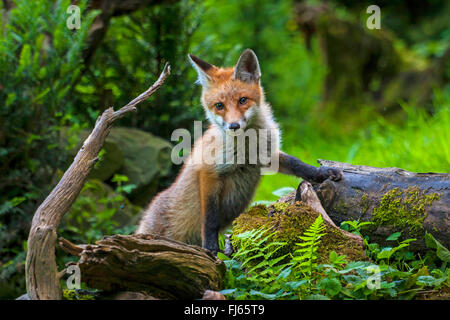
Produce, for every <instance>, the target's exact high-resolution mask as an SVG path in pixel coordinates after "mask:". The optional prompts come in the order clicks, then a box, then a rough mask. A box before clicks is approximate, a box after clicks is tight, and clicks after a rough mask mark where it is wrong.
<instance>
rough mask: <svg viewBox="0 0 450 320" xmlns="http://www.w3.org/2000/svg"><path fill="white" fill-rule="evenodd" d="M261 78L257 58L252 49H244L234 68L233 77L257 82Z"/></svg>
mask: <svg viewBox="0 0 450 320" xmlns="http://www.w3.org/2000/svg"><path fill="white" fill-rule="evenodd" d="M260 78H261V69H260V68H259V62H258V58H257V57H256V54H255V53H254V52H253V50H252V49H245V50H244V52H242V54H241V56H240V57H239V60H238V62H237V64H236V66H235V68H234V79H239V80H241V81H244V82H258V81H259V79H260Z"/></svg>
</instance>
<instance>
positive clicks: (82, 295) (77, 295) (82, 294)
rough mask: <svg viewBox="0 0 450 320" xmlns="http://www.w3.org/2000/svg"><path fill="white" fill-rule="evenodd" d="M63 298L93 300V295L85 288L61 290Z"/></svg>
mask: <svg viewBox="0 0 450 320" xmlns="http://www.w3.org/2000/svg"><path fill="white" fill-rule="evenodd" d="M63 300H95V297H94V296H93V295H91V294H89V293H88V292H86V291H85V290H78V291H77V290H72V289H64V290H63Z"/></svg>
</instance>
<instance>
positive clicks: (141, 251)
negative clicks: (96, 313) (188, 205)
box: [59, 235, 225, 300]
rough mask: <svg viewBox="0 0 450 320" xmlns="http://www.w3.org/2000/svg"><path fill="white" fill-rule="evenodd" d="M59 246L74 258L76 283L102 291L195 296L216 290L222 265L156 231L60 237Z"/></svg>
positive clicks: (205, 252)
mask: <svg viewBox="0 0 450 320" xmlns="http://www.w3.org/2000/svg"><path fill="white" fill-rule="evenodd" d="M59 245H60V247H61V248H62V249H63V250H64V251H66V252H68V253H70V254H73V255H78V256H80V260H79V261H78V263H76V265H77V266H78V267H79V268H80V271H81V281H83V282H84V283H86V285H87V286H88V287H90V288H96V289H101V290H103V291H104V294H110V293H118V292H122V291H125V292H135V293H140V294H143V295H145V296H151V297H154V298H158V299H189V300H192V299H200V298H202V296H203V295H204V294H205V292H206V291H207V290H215V291H217V290H220V289H221V288H222V284H223V277H224V275H225V265H224V263H223V262H222V261H221V260H220V259H218V258H217V257H215V256H214V255H213V254H212V253H211V252H210V251H208V250H206V249H203V248H201V247H198V246H193V245H188V244H185V243H181V242H178V241H175V240H171V239H169V238H165V237H161V236H157V235H133V236H124V235H114V236H109V237H105V238H104V239H102V240H100V241H97V243H96V244H95V245H83V246H77V245H74V244H72V243H70V242H69V241H67V240H65V239H60V241H59ZM128 296H129V294H128Z"/></svg>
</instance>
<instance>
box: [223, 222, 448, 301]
mask: <svg viewBox="0 0 450 320" xmlns="http://www.w3.org/2000/svg"><path fill="white" fill-rule="evenodd" d="M364 224H367V223H359V222H357V221H348V222H344V223H343V224H342V225H341V227H342V228H345V229H347V230H349V231H352V232H354V233H359V230H360V228H361V227H362V226H363V225H364ZM326 232H327V231H326V228H325V224H324V222H323V219H322V217H321V216H320V215H319V216H318V217H317V218H316V220H315V221H314V222H313V223H312V224H311V225H310V226H309V227H308V228H307V229H306V230H305V231H304V232H303V234H301V235H300V236H299V237H298V242H297V243H296V245H295V248H294V250H290V251H289V252H288V253H285V254H283V255H280V254H277V253H279V252H283V253H284V252H285V250H283V249H285V247H286V246H287V243H286V242H283V241H275V240H274V239H273V238H274V237H276V233H277V231H276V230H274V228H270V227H261V228H259V229H253V230H249V231H245V232H242V233H240V234H237V235H233V238H234V240H233V241H234V242H235V243H238V248H239V249H238V250H237V252H235V253H234V254H233V255H232V257H231V258H230V257H227V256H225V255H223V254H220V253H219V257H220V258H221V259H222V260H224V262H225V264H226V266H227V272H226V279H225V289H224V290H222V293H223V294H224V295H225V296H226V297H227V299H236V300H242V299H269V300H275V299H287V300H298V299H321V300H322V299H323V300H326V299H370V300H372V299H449V298H450V290H449V287H450V270H449V269H448V267H447V263H448V262H449V261H450V253H449V251H448V250H447V249H446V248H444V247H443V246H442V245H441V244H440V243H439V242H438V241H436V240H435V239H434V238H433V236H432V235H431V234H427V235H426V244H427V246H428V248H429V250H428V251H427V252H426V254H424V255H423V256H421V255H420V254H415V253H413V252H411V251H408V250H407V249H408V246H409V244H410V243H411V242H413V241H415V239H407V240H404V241H399V240H398V239H399V238H400V236H401V233H400V232H396V233H394V234H392V235H391V236H389V237H388V238H387V239H386V240H387V241H389V242H391V243H392V246H390V247H380V246H379V245H378V244H376V243H370V242H369V239H368V238H367V237H366V238H365V239H364V241H365V247H366V254H367V256H368V258H369V259H368V260H369V261H367V260H366V261H349V259H348V258H347V256H345V255H339V254H338V253H336V252H335V251H331V252H330V253H329V259H328V260H329V262H327V263H326V264H319V263H318V250H320V247H321V245H323V244H322V243H321V239H322V238H323V237H324V236H326ZM222 249H223V248H222Z"/></svg>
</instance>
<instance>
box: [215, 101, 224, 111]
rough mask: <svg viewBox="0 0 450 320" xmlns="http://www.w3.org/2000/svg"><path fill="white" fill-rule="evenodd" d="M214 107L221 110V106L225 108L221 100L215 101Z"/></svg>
mask: <svg viewBox="0 0 450 320" xmlns="http://www.w3.org/2000/svg"><path fill="white" fill-rule="evenodd" d="M215 107H216V109H217V110H222V109H223V108H225V105H224V104H223V103H222V102H217V103H216V104H215Z"/></svg>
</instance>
